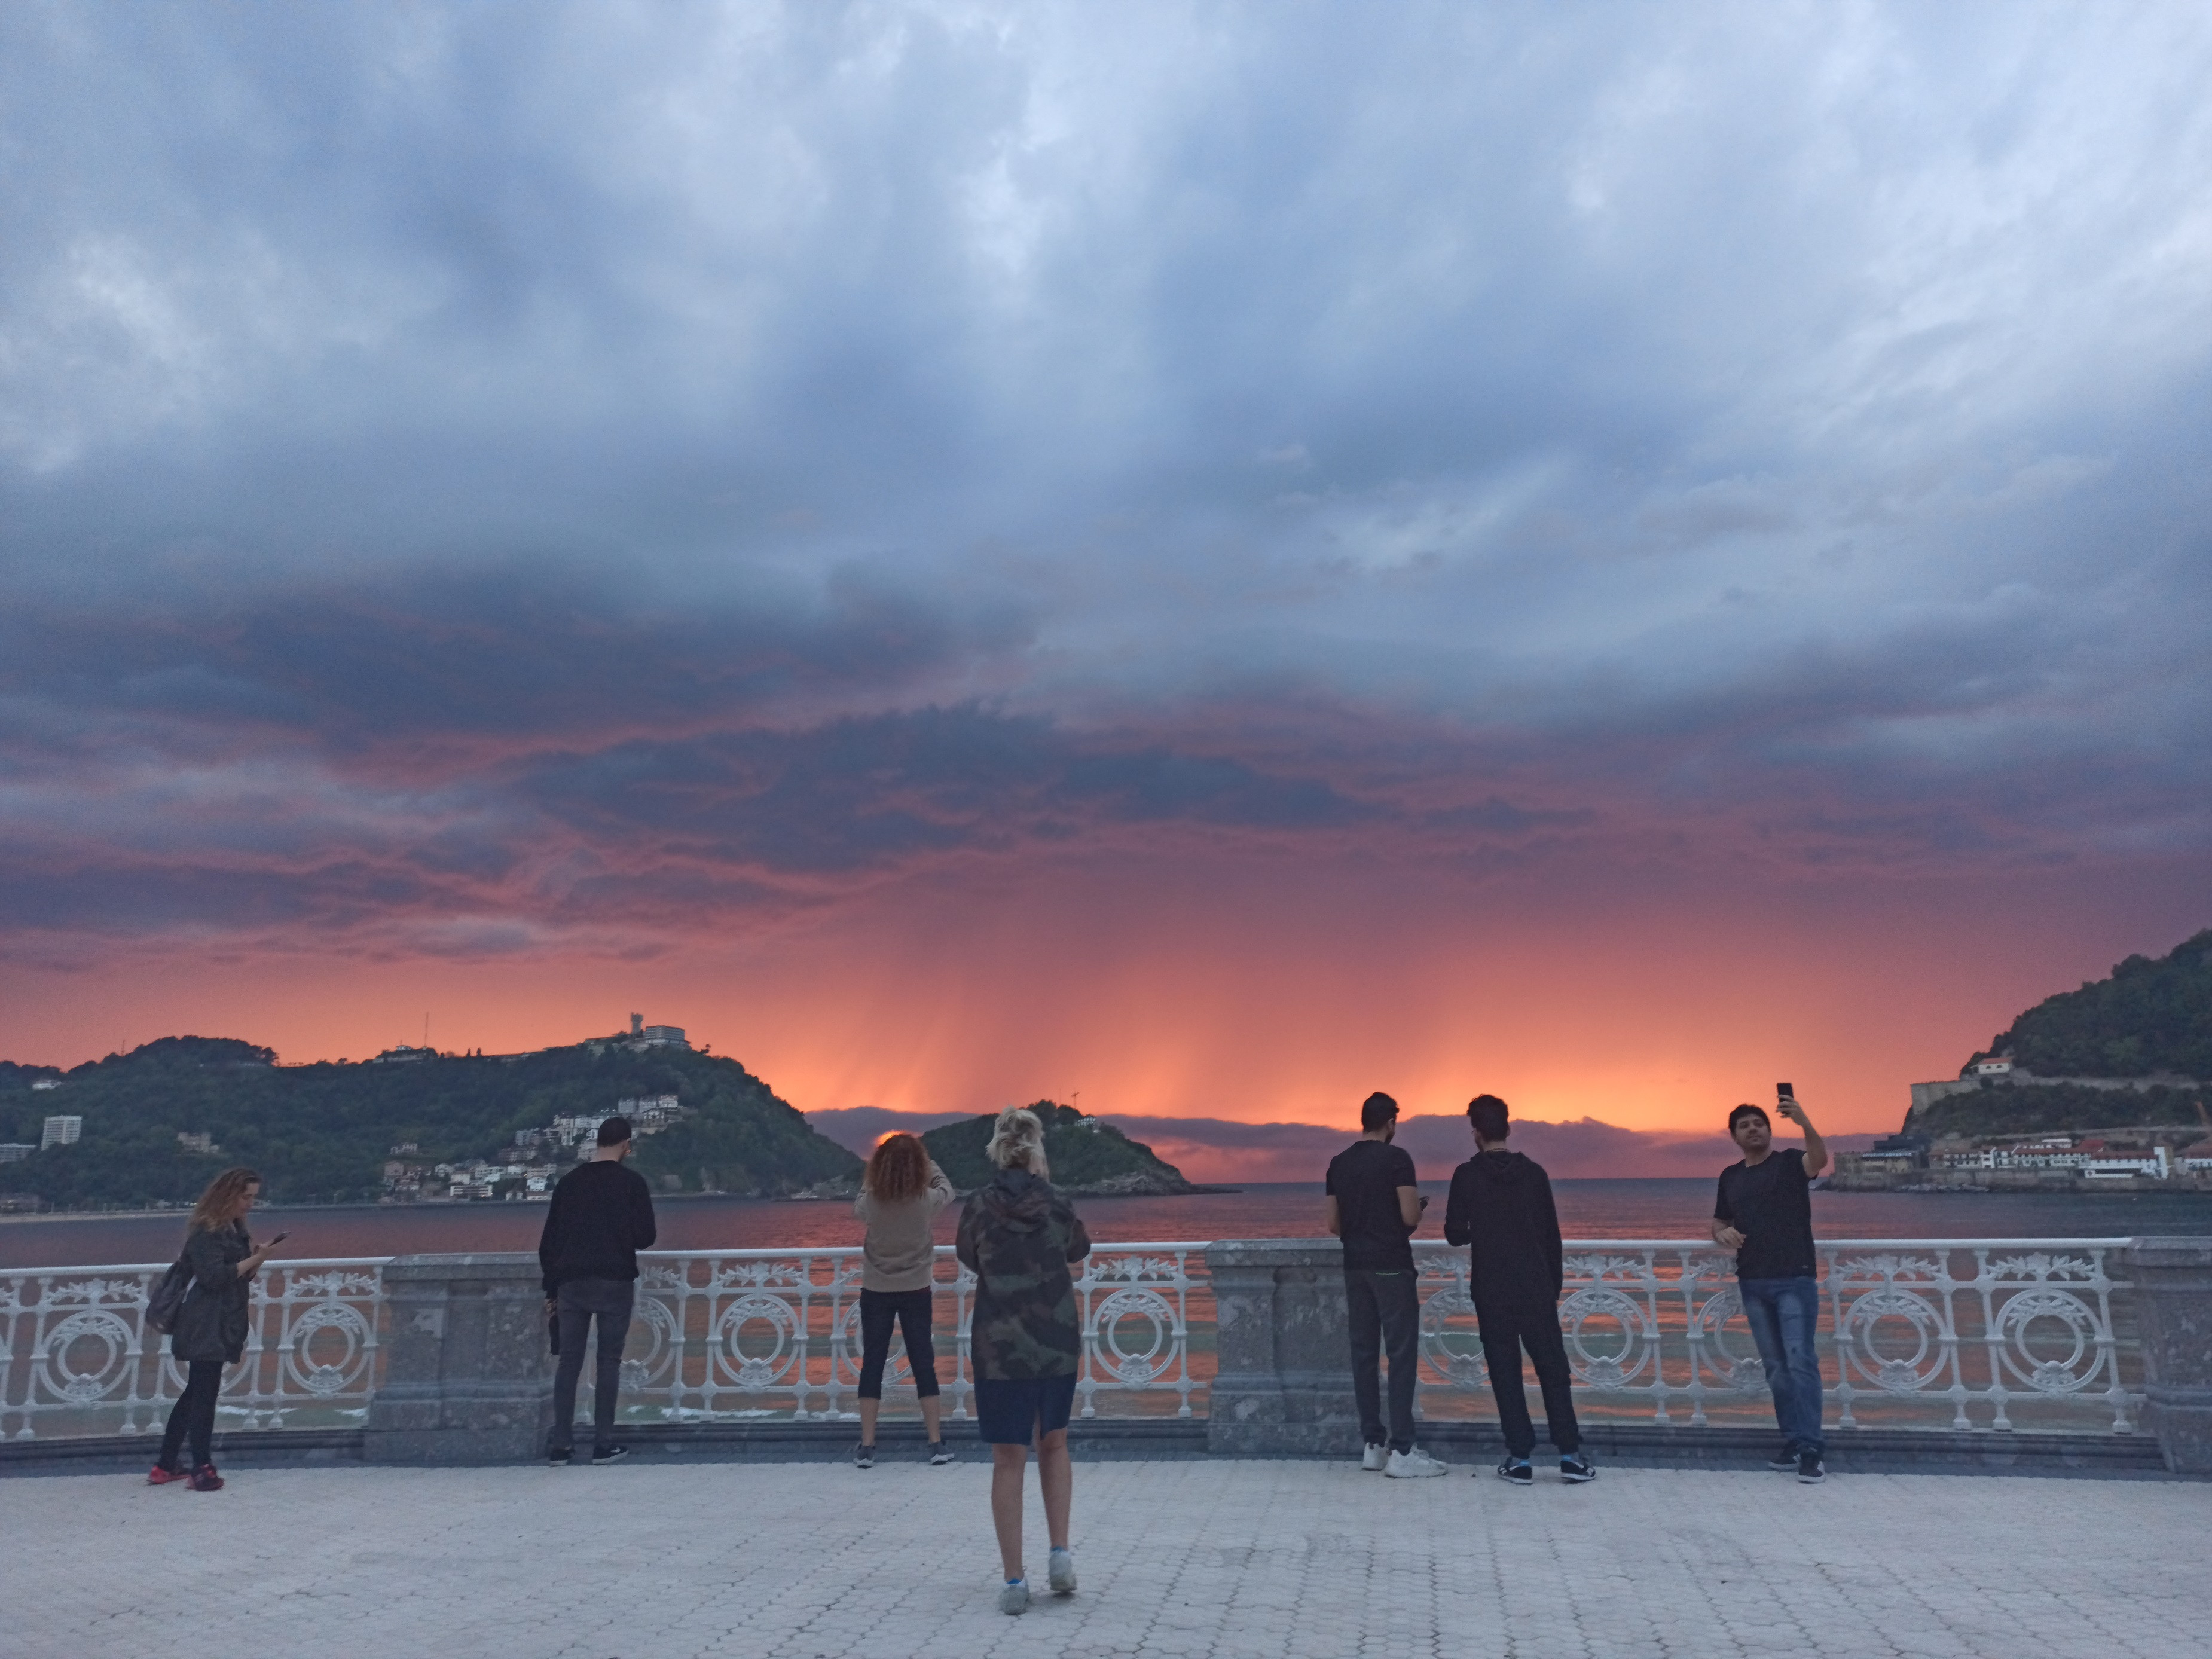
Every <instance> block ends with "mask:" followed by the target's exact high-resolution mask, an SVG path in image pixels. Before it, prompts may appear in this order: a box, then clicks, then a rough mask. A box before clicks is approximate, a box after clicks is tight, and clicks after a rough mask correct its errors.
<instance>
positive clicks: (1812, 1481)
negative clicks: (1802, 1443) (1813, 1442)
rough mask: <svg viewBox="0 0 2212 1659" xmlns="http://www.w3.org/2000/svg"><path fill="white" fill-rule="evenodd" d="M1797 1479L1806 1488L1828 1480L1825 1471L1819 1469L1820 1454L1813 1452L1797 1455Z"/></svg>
mask: <svg viewBox="0 0 2212 1659" xmlns="http://www.w3.org/2000/svg"><path fill="white" fill-rule="evenodd" d="M1797 1478H1798V1479H1799V1480H1802V1481H1803V1482H1804V1483H1805V1484H1806V1485H1807V1486H1818V1485H1819V1484H1820V1482H1821V1481H1823V1480H1826V1479H1827V1478H1828V1472H1827V1470H1826V1469H1824V1468H1821V1467H1820V1453H1818V1452H1815V1451H1808V1452H1799V1453H1798V1454H1797Z"/></svg>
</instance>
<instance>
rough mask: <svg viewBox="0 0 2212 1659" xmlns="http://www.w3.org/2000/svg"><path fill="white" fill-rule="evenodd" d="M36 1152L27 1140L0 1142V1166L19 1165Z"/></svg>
mask: <svg viewBox="0 0 2212 1659" xmlns="http://www.w3.org/2000/svg"><path fill="white" fill-rule="evenodd" d="M38 1150H39V1149H38V1148H37V1147H35V1146H32V1145H31V1144H30V1142H28V1141H27V1140H0V1164H21V1162H22V1161H23V1160H24V1159H25V1158H28V1157H30V1155H31V1154H32V1153H33V1152H37V1151H38Z"/></svg>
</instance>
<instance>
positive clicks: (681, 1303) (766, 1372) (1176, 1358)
mask: <svg viewBox="0 0 2212 1659" xmlns="http://www.w3.org/2000/svg"><path fill="white" fill-rule="evenodd" d="M936 1255H937V1261H936V1275H937V1276H936V1281H935V1285H934V1290H935V1292H936V1295H935V1298H934V1300H935V1304H936V1315H937V1316H936V1319H935V1320H934V1322H933V1330H932V1337H933V1346H935V1348H936V1350H937V1374H938V1381H939V1387H940V1389H941V1390H942V1393H943V1398H944V1402H945V1404H944V1409H945V1414H946V1415H947V1416H948V1417H951V1418H955V1419H961V1418H967V1417H969V1416H972V1415H973V1397H974V1393H975V1382H974V1371H973V1368H972V1364H971V1358H970V1354H969V1339H968V1322H969V1298H970V1295H971V1293H972V1291H973V1289H974V1286H975V1275H973V1274H972V1273H969V1272H968V1271H967V1269H965V1268H964V1267H961V1266H960V1264H959V1263H958V1262H957V1261H955V1260H954V1259H953V1255H952V1251H951V1249H950V1248H949V1247H945V1246H939V1249H938V1250H937V1253H936ZM639 1266H640V1268H641V1277H640V1280H639V1285H638V1290H639V1297H638V1304H637V1310H636V1314H635V1317H634V1319H633V1321H632V1322H631V1326H630V1333H631V1334H630V1340H629V1346H628V1348H627V1349H626V1350H625V1358H624V1359H623V1396H622V1415H623V1417H624V1418H625V1419H629V1420H630V1421H652V1422H664V1421H665V1422H684V1421H704V1422H712V1421H732V1420H742V1419H749V1418H750V1419H761V1418H775V1417H781V1418H792V1419H834V1418H842V1417H850V1416H853V1415H854V1414H856V1413H857V1412H858V1409H859V1407H858V1399H859V1395H858V1392H857V1391H858V1389H859V1386H860V1358H861V1344H860V1251H859V1249H823V1250H694V1251H680V1252H679V1251H653V1252H651V1253H648V1254H647V1255H641V1257H640V1258H639ZM1205 1268H1206V1246H1205V1245H1204V1244H1202V1243H1170V1244H1147V1243H1135V1244H1101V1245H1098V1246H1097V1248H1096V1249H1093V1250H1092V1251H1091V1255H1089V1256H1088V1257H1087V1258H1085V1261H1083V1262H1082V1263H1081V1264H1079V1269H1078V1272H1077V1275H1076V1280H1075V1291H1076V1301H1077V1305H1078V1309H1079V1312H1080V1314H1081V1316H1082V1320H1083V1350H1084V1352H1083V1362H1082V1367H1081V1370H1079V1373H1078V1376H1077V1383H1076V1392H1077V1400H1078V1405H1077V1410H1078V1411H1079V1413H1080V1414H1081V1415H1083V1416H1085V1417H1099V1416H1107V1417H1145V1416H1176V1417H1186V1418H1187V1417H1190V1416H1192V1415H1194V1413H1195V1414H1200V1415H1202V1414H1203V1413H1204V1407H1205V1396H1206V1383H1207V1382H1208V1381H1209V1380H1210V1379H1211V1377H1212V1327H1213V1320H1212V1313H1213V1309H1212V1298H1211V1297H1210V1295H1209V1294H1208V1292H1207V1290H1206V1277H1205ZM1194 1330H1195V1331H1196V1333H1197V1335H1196V1337H1195V1340H1194ZM1194 1350H1195V1353H1194ZM1194 1359H1195V1364H1194ZM912 1386H913V1373H912V1370H911V1369H910V1368H909V1367H908V1364H907V1360H906V1352H905V1345H904V1343H903V1341H902V1340H897V1339H894V1340H893V1343H892V1347H891V1357H890V1364H889V1365H888V1366H887V1368H886V1370H885V1372H884V1409H885V1411H886V1412H887V1413H890V1414H891V1415H893V1416H897V1415H901V1414H905V1413H910V1412H911V1411H912V1410H913V1408H914V1395H913V1392H912ZM590 1397H591V1388H590V1371H589V1368H588V1367H587V1368H586V1373H585V1376H584V1379H583V1382H582V1383H581V1384H580V1389H579V1396H578V1400H577V1413H578V1418H579V1420H584V1419H588V1417H589V1416H590V1414H591V1398H590Z"/></svg>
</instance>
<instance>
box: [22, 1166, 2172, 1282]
mask: <svg viewBox="0 0 2212 1659" xmlns="http://www.w3.org/2000/svg"><path fill="white" fill-rule="evenodd" d="M1423 1190H1424V1191H1425V1192H1428V1193H1431V1194H1433V1197H1432V1200H1431V1204H1430V1206H1429V1214H1430V1217H1431V1219H1430V1220H1428V1221H1426V1222H1425V1223H1424V1224H1423V1225H1422V1228H1421V1231H1420V1234H1419V1237H1424V1238H1431V1237H1438V1236H1439V1235H1440V1234H1441V1231H1442V1222H1443V1196H1444V1188H1443V1183H1441V1182H1437V1183H1426V1184H1425V1185H1424V1187H1423ZM1553 1190H1554V1192H1555V1193H1556V1194H1557V1196H1558V1200H1559V1224H1560V1227H1561V1229H1562V1231H1565V1233H1566V1235H1567V1236H1568V1237H1570V1238H1685V1239H1701V1238H1704V1237H1706V1230H1707V1228H1708V1226H1709V1225H1710V1222H1709V1218H1710V1217H1711V1214H1712V1197H1713V1183H1712V1182H1710V1181H1561V1182H1556V1183H1554V1188H1553ZM1076 1207H1077V1209H1078V1210H1079V1212H1081V1214H1082V1216H1083V1218H1084V1219H1085V1222H1086V1223H1087V1224H1088V1225H1089V1226H1090V1228H1091V1237H1094V1238H1096V1239H1098V1240H1100V1241H1102V1242H1109V1243H1114V1242H1135V1241H1139V1240H1157V1241H1161V1242H1165V1241H1169V1240H1205V1239H1215V1238H1296V1237H1315V1236H1317V1235H1319V1234H1320V1232H1321V1231H1322V1225H1321V1214H1322V1200H1321V1191H1320V1187H1319V1183H1317V1182H1316V1183H1315V1184H1312V1185H1304V1184H1267V1185H1260V1186H1253V1187H1249V1188H1245V1189H1244V1190H1243V1191H1242V1192H1237V1193H1213V1194H1199V1195H1194V1196H1192V1197H1188V1198H1100V1199H1084V1200H1079V1203H1078V1204H1077V1206H1076ZM957 1215H958V1210H957V1207H956V1208H954V1209H951V1210H948V1211H946V1212H945V1214H944V1215H943V1216H941V1217H939V1220H938V1229H937V1231H938V1237H939V1240H940V1241H941V1242H943V1243H951V1240H952V1229H953V1225H954V1223H955V1221H956V1219H957ZM544 1218H545V1209H544V1206H543V1205H539V1204H464V1205H419V1206H406V1207H404V1208H400V1207H388V1208H370V1207H362V1208H358V1209H352V1208H340V1209H301V1210H283V1209H268V1210H263V1211H260V1212H257V1215H256V1218H255V1227H254V1231H255V1233H256V1235H257V1236H258V1237H264V1238H265V1237H269V1236H270V1234H273V1233H276V1232H285V1231H289V1233H290V1234H291V1237H290V1238H289V1240H287V1241H286V1242H285V1243H284V1244H283V1245H282V1246H281V1247H279V1252H278V1253H279V1255H283V1256H292V1257H299V1256H358V1255H430V1254H440V1253H444V1252H448V1251H461V1250H534V1249H537V1248H538V1229H539V1228H540V1227H541V1226H542V1225H544ZM659 1218H660V1247H661V1248H662V1249H677V1250H712V1249H776V1248H788V1249H797V1248H814V1249H823V1248H828V1247H830V1246H834V1245H841V1244H857V1243H860V1223H859V1222H857V1221H855V1220H854V1218H853V1215H852V1212H851V1210H850V1209H849V1208H848V1206H845V1205H843V1204H836V1203H796V1202H777V1201H763V1200H750V1199H723V1198H715V1199H678V1200H664V1201H663V1202H662V1203H661V1205H660V1206H659ZM1813 1223H1814V1231H1817V1232H1818V1233H1819V1234H1820V1236H1821V1237H1825V1238H2089V1237H2098V1238H2103V1237H2119V1236H2122V1235H2127V1234H2134V1233H2197V1234H2205V1233H2212V1194H2193V1193H2170V1194H2149V1195H2145V1196H2135V1195H2132V1194H2130V1195H2128V1196H2118V1195H2114V1196H2109V1197H2107V1196H2102V1195H2100V1196H2096V1197H2075V1196H2073V1195H2071V1194H1972V1193H1828V1192H1818V1191H1816V1192H1815V1193H1814V1194H1813ZM183 1232H184V1219H183V1218H182V1217H181V1216H179V1215H177V1214H174V1213H170V1214H163V1215H143V1216H88V1217H82V1218H70V1217H60V1218H6V1219H0V1267H76V1266H90V1265H94V1264H102V1263H121V1262H133V1261H167V1260H169V1259H170V1258H171V1257H172V1256H173V1255H175V1254H176V1249H177V1243H178V1241H179V1238H180V1237H182V1235H183Z"/></svg>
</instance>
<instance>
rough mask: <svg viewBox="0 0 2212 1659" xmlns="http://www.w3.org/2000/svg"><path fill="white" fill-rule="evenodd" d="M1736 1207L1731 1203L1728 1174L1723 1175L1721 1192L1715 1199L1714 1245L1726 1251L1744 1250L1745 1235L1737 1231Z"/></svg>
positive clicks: (1723, 1172)
mask: <svg viewBox="0 0 2212 1659" xmlns="http://www.w3.org/2000/svg"><path fill="white" fill-rule="evenodd" d="M1713 1243H1716V1244H1717V1245H1719V1246H1720V1247H1721V1248H1722V1249H1724V1250H1740V1249H1742V1248H1743V1235H1742V1234H1741V1233H1740V1232H1738V1231H1736V1230H1735V1205H1733V1204H1731V1203H1730V1202H1729V1189H1728V1173H1727V1171H1726V1170H1723V1171H1722V1173H1721V1184H1720V1190H1719V1191H1718V1192H1717V1194H1715V1195H1714V1198H1713Z"/></svg>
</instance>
